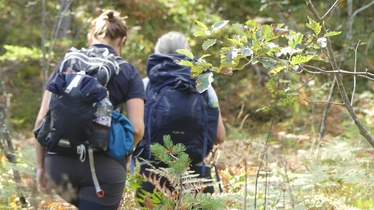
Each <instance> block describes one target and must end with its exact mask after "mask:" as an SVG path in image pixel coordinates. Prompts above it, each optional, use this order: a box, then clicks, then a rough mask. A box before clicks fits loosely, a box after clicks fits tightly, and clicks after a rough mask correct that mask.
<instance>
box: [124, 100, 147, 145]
mask: <svg viewBox="0 0 374 210" xmlns="http://www.w3.org/2000/svg"><path fill="white" fill-rule="evenodd" d="M126 110H127V117H128V118H129V120H130V121H131V124H132V127H133V129H134V145H133V146H134V148H135V147H136V145H137V144H138V143H139V141H140V140H141V139H142V138H143V135H144V100H143V99H141V98H133V99H130V100H128V101H127V102H126Z"/></svg>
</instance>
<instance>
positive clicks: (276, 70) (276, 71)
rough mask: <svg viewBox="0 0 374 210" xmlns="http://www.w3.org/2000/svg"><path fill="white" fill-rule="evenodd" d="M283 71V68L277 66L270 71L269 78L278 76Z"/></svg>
mask: <svg viewBox="0 0 374 210" xmlns="http://www.w3.org/2000/svg"><path fill="white" fill-rule="evenodd" d="M283 69H285V66H277V67H275V68H273V69H271V70H270V76H274V75H276V74H278V73H279V72H281V71H282V70H283Z"/></svg>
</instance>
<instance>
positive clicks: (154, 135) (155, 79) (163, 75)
mask: <svg viewBox="0 0 374 210" xmlns="http://www.w3.org/2000/svg"><path fill="white" fill-rule="evenodd" d="M178 49H187V50H191V49H190V47H189V44H188V42H187V39H186V37H185V36H184V34H182V33H180V32H174V31H173V32H169V33H166V34H164V35H163V36H161V37H160V38H159V39H158V41H157V43H156V46H155V49H154V54H152V55H150V56H149V57H148V62H147V67H146V68H147V78H145V79H143V83H144V87H145V90H146V105H145V126H146V128H145V134H144V137H143V140H142V141H141V142H140V143H139V145H138V148H137V150H136V152H135V153H137V155H138V157H139V158H138V161H139V165H140V171H139V173H140V175H143V174H144V175H145V176H147V177H149V175H150V172H149V171H148V170H147V169H149V168H152V166H154V167H156V168H159V167H164V168H165V167H167V165H166V164H164V163H162V162H159V161H155V159H154V157H153V156H152V155H151V154H150V151H149V150H150V148H149V145H150V144H151V143H155V142H157V143H161V144H163V135H169V134H170V135H171V139H172V141H173V142H184V141H187V142H186V143H185V146H186V149H187V154H189V156H190V159H192V163H191V167H190V170H193V171H195V173H196V174H199V177H200V178H208V179H211V177H212V176H211V172H210V166H209V164H204V163H203V158H202V154H203V153H204V152H203V151H204V148H203V147H204V146H203V144H202V143H201V142H202V141H203V139H204V130H208V129H209V131H208V133H209V132H210V135H208V136H207V138H208V141H209V142H210V143H208V147H209V148H205V151H206V152H205V153H206V154H205V156H206V155H207V153H209V152H210V151H211V149H212V147H213V145H214V144H221V143H222V142H223V141H224V138H225V133H226V132H225V128H224V125H223V122H222V117H221V114H220V112H219V104H218V98H217V95H216V92H215V91H214V89H213V88H212V87H211V86H210V87H209V88H208V89H207V91H205V92H204V93H201V94H200V93H197V92H196V89H195V85H192V84H194V83H195V79H191V77H190V69H191V68H190V67H186V66H181V65H179V64H176V63H175V62H174V61H175V60H183V59H188V58H187V57H186V56H183V55H180V54H177V52H176V50H178ZM175 81H179V82H180V84H181V86H183V87H181V89H188V88H191V91H192V92H196V93H197V94H198V95H197V96H195V95H194V94H192V95H188V94H189V93H186V94H187V96H181V97H179V95H178V94H179V93H176V94H177V95H176V96H177V97H178V99H176V98H170V97H171V95H172V94H173V93H174V92H172V91H174V89H178V88H179V87H176V86H178V84H174V83H175ZM183 81H188V82H191V83H188V82H187V83H185V82H183ZM167 84H171V88H170V89H169V90H166V94H164V95H163V96H162V93H161V92H162V90H163V89H164V88H163V87H165V85H167ZM173 86H174V87H173ZM158 91H159V92H158ZM200 96H201V97H200ZM163 97H165V98H167V99H165V101H166V102H165V103H163V102H162V101H161V102H157V101H158V98H163ZM184 97H187V98H186V100H185V101H184V99H185V98H184ZM193 97H197V98H199V97H200V98H204V99H207V100H209V102H210V103H211V104H210V106H212V107H215V108H213V109H212V111H213V112H215V115H213V118H214V119H213V123H211V124H208V125H207V124H204V125H205V127H202V128H200V127H199V126H200V125H196V126H195V125H193V124H194V119H192V121H191V123H189V121H188V120H190V119H189V118H194V117H196V118H197V119H198V118H200V117H201V116H188V115H194V114H195V113H196V112H199V113H200V112H201V110H199V108H200V107H201V106H200V105H199V100H198V99H196V102H197V103H195V102H193V104H194V105H192V107H186V106H189V105H187V104H188V101H191V100H190V99H191V98H193ZM206 97H208V98H206ZM154 100H155V101H154ZM153 104H159V105H158V106H157V105H155V107H153ZM156 106H157V107H156ZM195 108H196V110H195ZM164 109H165V110H164ZM151 110H153V111H154V112H153V113H151V112H152V111H151ZM180 110H183V111H182V113H177V111H180ZM189 110H192V112H191V113H190V112H189ZM183 112H185V113H187V116H183V117H182V115H184V113H183ZM160 115H165V116H164V117H163V116H160ZM168 115H170V116H168ZM158 116H160V117H158ZM158 118H160V119H158ZM161 118H162V119H161ZM164 121H170V123H169V125H165V126H164V125H163V123H164ZM200 121H201V122H203V119H201V120H200ZM153 123H154V124H158V125H153ZM179 124H182V125H179ZM183 124H184V125H183ZM212 125H213V128H212ZM173 126H176V127H173ZM207 126H210V127H209V128H208V127H207ZM171 127H173V128H171ZM195 127H196V128H195ZM183 129H187V130H183ZM193 129H195V130H193ZM176 130H178V131H176ZM179 130H180V131H179ZM147 132H148V133H149V135H148V134H147ZM212 132H213V133H212ZM179 134H181V135H179ZM187 135H188V136H187ZM183 136H184V137H183ZM209 138H210V139H209ZM212 138H214V139H212ZM192 139H193V140H192ZM188 141H191V143H192V144H196V145H199V146H197V147H192V149H191V150H189V147H190V145H189V143H190V142H188ZM196 141H197V142H196ZM139 153H140V154H139ZM194 153H196V154H194ZM134 155H135V154H134ZM151 165H152V166H151ZM203 167H205V169H203ZM203 172H204V174H203ZM164 181H165V179H162V181H161V183H160V185H161V186H163V182H164ZM166 183H167V182H166ZM166 186H168V188H169V189H170V190H172V188H171V187H170V186H169V185H168V183H167V185H166ZM154 188H155V187H154V186H153V185H152V184H151V183H150V182H143V183H142V185H141V189H139V190H138V191H137V196H138V197H139V193H141V191H142V190H145V191H147V192H150V193H152V192H153V190H154ZM203 192H204V193H213V192H214V187H213V186H209V187H207V188H205V189H204V191H203Z"/></svg>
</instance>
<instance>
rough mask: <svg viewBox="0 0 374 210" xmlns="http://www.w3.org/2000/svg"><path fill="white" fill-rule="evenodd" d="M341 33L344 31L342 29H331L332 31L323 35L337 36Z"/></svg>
mask: <svg viewBox="0 0 374 210" xmlns="http://www.w3.org/2000/svg"><path fill="white" fill-rule="evenodd" d="M341 33H342V32H341V31H330V32H327V33H325V35H323V37H329V36H336V35H339V34H341Z"/></svg>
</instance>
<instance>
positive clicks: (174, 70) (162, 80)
mask: <svg viewBox="0 0 374 210" xmlns="http://www.w3.org/2000/svg"><path fill="white" fill-rule="evenodd" d="M175 60H191V59H190V58H188V57H187V56H184V55H180V54H169V55H164V54H152V55H150V56H149V57H148V61H147V76H148V78H149V81H150V84H151V85H154V86H156V87H157V86H161V85H162V86H164V85H167V84H168V83H174V82H176V81H177V80H180V79H183V80H187V81H190V82H192V83H195V80H194V79H192V78H191V73H190V71H191V68H190V67H189V66H182V65H179V64H177V63H175V62H174V61H175Z"/></svg>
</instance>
